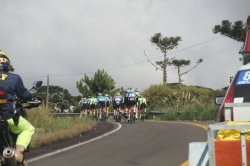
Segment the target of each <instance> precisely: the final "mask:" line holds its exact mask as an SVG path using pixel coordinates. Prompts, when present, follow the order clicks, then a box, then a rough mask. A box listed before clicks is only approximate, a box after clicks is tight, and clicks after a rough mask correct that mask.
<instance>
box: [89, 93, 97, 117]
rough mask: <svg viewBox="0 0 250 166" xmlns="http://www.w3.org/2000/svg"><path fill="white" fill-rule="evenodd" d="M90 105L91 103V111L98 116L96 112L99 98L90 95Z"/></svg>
mask: <svg viewBox="0 0 250 166" xmlns="http://www.w3.org/2000/svg"><path fill="white" fill-rule="evenodd" d="M88 105H89V109H90V113H91V114H92V115H93V116H97V113H96V105H97V100H96V98H95V97H93V96H92V97H91V96H89V97H88Z"/></svg>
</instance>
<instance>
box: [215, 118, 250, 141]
mask: <svg viewBox="0 0 250 166" xmlns="http://www.w3.org/2000/svg"><path fill="white" fill-rule="evenodd" d="M227 125H250V122H234V121H229V122H227ZM245 132H246V135H245V136H246V140H250V129H246V130H245ZM215 139H216V140H240V130H219V131H218V133H217V136H216V138H215Z"/></svg>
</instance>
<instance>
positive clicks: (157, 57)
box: [23, 36, 225, 80]
mask: <svg viewBox="0 0 250 166" xmlns="http://www.w3.org/2000/svg"><path fill="white" fill-rule="evenodd" d="M221 37H225V36H219V37H216V38H213V39H210V40H207V41H205V42H202V43H199V44H196V45H193V46H190V47H187V48H184V49H182V50H179V51H175V52H172V53H168V55H171V54H175V53H178V52H181V51H185V50H188V49H190V48H193V47H196V46H199V45H202V44H205V43H208V42H210V41H213V40H216V39H219V38H221ZM161 57H162V56H158V57H155V58H150V59H148V60H144V61H140V62H135V63H131V64H128V65H123V66H118V67H113V68H108V69H105V70H114V69H119V68H123V67H128V66H132V65H136V64H139V63H144V62H148V61H149V60H152V59H157V58H161ZM90 73H95V72H93V71H92V72H85V73H78V74H64V75H50V76H53V77H63V76H72V75H81V74H90ZM42 77H47V76H41V77H32V78H25V79H23V80H28V79H34V78H42Z"/></svg>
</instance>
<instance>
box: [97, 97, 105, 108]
mask: <svg viewBox="0 0 250 166" xmlns="http://www.w3.org/2000/svg"><path fill="white" fill-rule="evenodd" d="M96 99H97V100H98V107H99V108H100V107H105V96H98V97H97V98H96Z"/></svg>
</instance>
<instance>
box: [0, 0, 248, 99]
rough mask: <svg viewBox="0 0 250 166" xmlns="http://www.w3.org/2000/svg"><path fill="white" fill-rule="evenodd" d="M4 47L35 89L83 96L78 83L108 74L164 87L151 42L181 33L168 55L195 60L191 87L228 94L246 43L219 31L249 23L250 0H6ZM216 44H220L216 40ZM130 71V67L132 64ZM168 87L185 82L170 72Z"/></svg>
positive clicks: (1, 29) (0, 35) (0, 41)
mask: <svg viewBox="0 0 250 166" xmlns="http://www.w3.org/2000/svg"><path fill="white" fill-rule="evenodd" d="M0 6H1V10H0V20H1V23H0V50H3V51H4V52H6V53H7V54H8V55H9V57H10V59H11V63H12V65H13V67H14V68H15V73H17V74H19V75H20V76H21V77H22V78H23V82H24V85H25V86H26V87H27V88H30V87H31V85H32V83H33V82H34V81H36V80H42V81H43V82H44V85H46V84H47V75H48V74H49V75H50V85H57V86H61V87H63V88H66V89H68V90H69V92H70V93H71V94H72V95H79V92H78V89H77V88H76V81H79V80H80V79H81V78H82V77H83V76H84V74H87V75H88V76H89V77H91V78H92V77H93V75H94V73H95V72H96V71H97V70H98V69H104V70H105V71H106V72H107V73H108V74H109V75H110V76H111V77H112V78H113V79H114V80H115V82H116V84H115V86H116V87H117V88H118V87H122V86H123V87H124V88H128V87H137V88H138V89H139V90H140V91H143V90H145V89H146V88H148V87H149V86H150V85H152V84H161V83H162V71H159V70H158V71H155V67H154V66H152V65H151V64H150V63H149V62H147V58H146V57H145V55H144V50H145V52H146V54H147V56H148V58H149V59H151V61H152V62H154V63H155V61H160V60H163V53H162V52H161V51H160V50H159V49H158V50H157V49H156V47H155V46H154V45H151V43H150V41H149V39H150V37H151V36H153V35H154V34H155V33H161V34H162V35H163V37H176V36H181V38H182V41H181V42H180V43H179V46H178V48H175V49H173V50H170V51H168V54H169V55H168V57H170V58H171V57H175V58H176V59H185V60H191V64H190V66H188V67H184V68H181V72H184V71H186V70H188V69H190V68H191V67H193V66H194V65H195V64H196V61H197V60H198V59H200V58H202V59H203V60H204V62H202V63H201V64H200V65H199V66H197V67H196V68H195V69H193V70H191V71H190V72H189V73H188V74H186V75H184V76H183V77H182V79H183V80H184V81H183V83H184V84H186V85H197V86H204V87H208V88H212V89H220V88H222V87H225V86H228V85H229V77H230V76H234V74H235V73H236V71H237V69H238V68H239V67H240V66H241V65H242V62H240V61H239V58H240V57H241V55H240V54H239V53H238V52H239V50H240V48H241V46H242V44H243V43H240V42H237V41H235V40H232V39H230V38H227V37H220V35H219V34H213V32H212V29H213V27H214V26H215V25H220V24H221V21H222V20H229V21H231V22H235V21H238V20H242V21H243V22H244V23H245V22H246V20H247V17H248V15H250V10H249V9H250V1H249V0H220V1H218V0H209V1H208V0H53V1H52V0H22V1H15V0H1V2H0ZM213 39H214V40H213ZM124 66H125V67H124ZM167 82H168V83H174V82H178V75H177V70H176V69H175V68H174V67H168V71H167Z"/></svg>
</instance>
